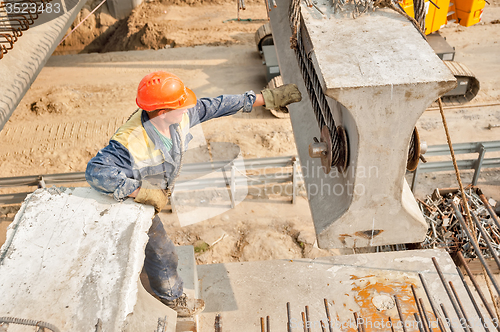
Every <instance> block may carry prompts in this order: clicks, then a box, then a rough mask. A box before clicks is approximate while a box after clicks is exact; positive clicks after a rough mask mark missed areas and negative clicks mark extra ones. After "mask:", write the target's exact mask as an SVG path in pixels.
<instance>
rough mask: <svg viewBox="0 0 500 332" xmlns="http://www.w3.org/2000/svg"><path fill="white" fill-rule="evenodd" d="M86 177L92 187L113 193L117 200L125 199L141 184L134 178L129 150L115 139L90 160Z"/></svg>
mask: <svg viewBox="0 0 500 332" xmlns="http://www.w3.org/2000/svg"><path fill="white" fill-rule="evenodd" d="M85 178H86V179H87V182H88V183H89V184H90V186H91V187H92V188H94V189H95V190H97V191H99V192H101V193H105V194H112V195H113V197H114V198H115V199H116V200H117V201H122V200H124V199H125V198H127V197H128V196H129V195H131V194H133V193H134V192H136V191H137V189H138V188H139V186H140V181H139V180H136V179H134V174H133V168H132V161H131V156H130V153H129V151H128V150H127V149H126V148H125V147H124V146H123V145H122V144H120V143H118V142H117V141H115V140H111V141H110V142H109V145H108V146H106V147H105V148H104V149H102V150H100V151H99V152H98V153H97V155H96V156H95V157H94V158H92V159H91V160H90V161H89V163H88V164H87V170H86V171H85Z"/></svg>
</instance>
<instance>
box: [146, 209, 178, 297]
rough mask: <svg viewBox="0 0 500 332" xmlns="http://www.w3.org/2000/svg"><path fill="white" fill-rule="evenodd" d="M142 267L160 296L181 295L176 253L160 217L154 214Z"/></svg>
mask: <svg viewBox="0 0 500 332" xmlns="http://www.w3.org/2000/svg"><path fill="white" fill-rule="evenodd" d="M148 235H149V242H148V244H147V245H146V259H145V260H144V268H145V269H146V273H147V275H148V278H149V284H150V285H151V288H152V289H153V291H154V292H155V294H156V295H158V296H159V297H160V298H162V299H165V300H174V299H176V298H178V297H180V296H181V295H182V292H183V287H182V285H183V282H182V279H181V278H180V277H179V275H178V274H177V262H178V258H177V253H176V252H175V246H174V244H173V242H172V240H170V238H169V237H168V235H167V233H166V232H165V229H164V228H163V224H162V222H161V220H160V218H159V217H158V216H157V215H156V216H155V217H154V218H153V224H152V225H151V228H150V229H149V232H148Z"/></svg>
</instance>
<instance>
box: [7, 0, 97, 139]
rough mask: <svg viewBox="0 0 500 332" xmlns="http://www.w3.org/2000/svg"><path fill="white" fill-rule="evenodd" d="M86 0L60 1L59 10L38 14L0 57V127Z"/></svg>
mask: <svg viewBox="0 0 500 332" xmlns="http://www.w3.org/2000/svg"><path fill="white" fill-rule="evenodd" d="M86 2H87V1H86V0H62V2H60V3H61V4H62V6H61V7H60V8H61V9H60V11H59V13H55V12H52V13H50V14H49V13H47V12H44V13H42V14H40V17H39V18H38V19H37V20H36V21H35V24H34V25H33V26H31V27H30V28H29V29H28V30H26V31H24V32H23V35H22V36H21V37H19V39H18V41H17V42H16V43H15V44H14V48H13V49H12V50H10V51H9V52H8V53H7V54H4V56H3V58H2V59H1V60H0V77H1V78H2V79H1V80H0V130H2V129H3V127H4V125H5V123H6V122H7V121H8V120H9V118H10V116H11V115H12V113H13V112H14V110H15V109H16V107H17V105H18V104H19V102H20V101H21V99H22V98H23V97H24V95H25V94H26V92H27V91H28V89H29V88H30V86H31V84H32V83H33V81H34V80H35V79H36V77H37V76H38V74H39V73H40V71H41V70H42V68H43V66H44V65H45V63H46V62H47V60H48V59H49V57H50V55H51V54H52V53H53V52H54V50H55V49H56V47H57V44H58V43H59V42H60V41H61V39H62V38H63V36H64V35H65V33H66V32H67V31H68V29H69V27H70V26H71V24H72V23H73V21H74V20H75V19H76V16H77V14H78V12H79V11H80V9H81V8H82V7H83V5H85V3H86Z"/></svg>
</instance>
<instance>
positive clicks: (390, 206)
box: [270, 0, 456, 248]
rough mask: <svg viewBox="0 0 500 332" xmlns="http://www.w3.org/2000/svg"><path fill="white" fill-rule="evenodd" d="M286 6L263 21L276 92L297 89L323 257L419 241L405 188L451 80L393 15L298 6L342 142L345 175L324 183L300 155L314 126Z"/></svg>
mask: <svg viewBox="0 0 500 332" xmlns="http://www.w3.org/2000/svg"><path fill="white" fill-rule="evenodd" d="M289 2H290V1H284V2H282V3H280V4H279V5H278V7H277V8H274V9H273V10H272V11H271V13H270V16H271V26H272V30H273V37H274V41H275V45H276V50H277V53H278V59H279V64H280V69H281V75H282V77H283V82H284V83H296V84H297V85H298V86H299V89H300V90H301V92H302V96H303V100H302V101H301V102H300V103H295V104H292V105H290V106H289V111H290V118H291V121H292V127H293V131H294V136H295V141H296V144H297V150H298V152H299V157H300V161H301V166H302V171H303V174H304V179H305V182H306V190H307V191H308V197H309V204H310V208H311V213H312V216H313V221H314V224H315V228H316V234H317V237H318V244H319V246H320V247H322V248H341V247H365V246H378V245H386V244H396V243H411V242H420V241H422V240H423V239H424V237H425V233H426V230H427V225H426V223H425V221H424V219H423V217H422V215H421V213H420V211H419V209H418V206H417V204H416V201H415V199H414V197H413V195H412V193H411V191H410V189H409V187H408V184H407V183H406V181H405V179H404V174H405V169H406V160H407V154H408V147H409V142H410V138H411V135H412V132H413V128H414V127H415V124H416V122H417V119H418V118H419V117H420V115H421V114H422V113H423V112H424V110H425V108H426V107H428V106H429V105H430V104H431V103H432V102H433V101H435V100H436V99H437V97H438V96H440V95H442V94H444V93H445V92H446V91H448V90H450V89H452V88H453V87H454V86H455V84H456V81H455V78H454V77H453V75H452V74H451V72H450V71H449V70H448V69H447V68H446V66H445V65H444V64H443V63H442V61H441V60H440V59H439V58H438V57H437V56H436V55H435V54H434V52H433V50H432V48H431V47H430V46H429V45H428V44H427V42H426V41H425V39H424V38H423V37H422V36H421V35H420V33H419V32H418V31H417V30H416V29H415V28H414V27H413V25H412V24H411V23H410V22H409V21H408V20H406V19H405V18H404V17H402V16H401V15H399V14H397V13H396V12H394V11H391V10H388V9H376V10H375V11H373V12H371V11H368V12H367V13H365V14H363V15H362V16H360V17H358V18H356V19H353V18H352V15H351V14H352V13H351V12H350V9H349V8H348V7H346V11H344V12H342V13H341V14H334V12H333V8H332V4H331V2H330V1H327V0H319V1H318V2H317V4H316V6H317V7H318V8H320V10H321V11H322V12H323V13H325V15H322V14H320V12H319V11H318V10H317V9H316V8H314V7H311V8H309V7H307V6H306V5H305V4H304V3H302V5H301V11H302V16H303V22H304V23H303V24H302V27H303V28H304V31H305V33H304V35H305V36H306V37H305V38H306V42H307V45H306V46H307V56H308V57H309V59H310V60H311V61H312V64H313V67H314V69H315V71H316V73H317V74H318V77H319V81H320V83H319V84H320V85H321V90H322V91H323V93H324V95H325V96H326V99H327V102H328V105H329V106H330V108H331V113H332V115H333V119H334V120H335V125H337V126H338V125H341V126H343V127H344V128H345V130H346V132H347V136H348V146H349V155H348V158H349V159H348V160H349V164H348V167H347V170H346V171H345V172H341V171H339V170H337V169H336V168H333V169H332V171H331V172H330V173H329V174H324V172H323V170H322V167H321V163H320V160H319V159H317V158H311V157H310V156H309V144H310V143H312V142H313V137H320V131H319V127H318V123H317V121H316V117H315V114H314V112H313V108H312V105H311V100H310V99H309V96H308V93H307V90H306V85H305V84H304V79H303V77H302V75H301V72H300V68H299V66H298V64H297V58H296V55H295V52H294V51H293V50H292V49H291V48H290V37H291V36H292V32H291V28H290V20H289Z"/></svg>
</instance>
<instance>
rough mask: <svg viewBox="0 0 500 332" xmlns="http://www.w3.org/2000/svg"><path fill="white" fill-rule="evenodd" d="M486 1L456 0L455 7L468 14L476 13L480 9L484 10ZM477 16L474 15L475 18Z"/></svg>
mask: <svg viewBox="0 0 500 332" xmlns="http://www.w3.org/2000/svg"><path fill="white" fill-rule="evenodd" d="M485 4H486V1H484V0H455V7H456V9H457V10H461V11H463V12H466V13H471V14H472V13H475V12H476V11H478V10H480V9H484V6H485ZM475 15H476V14H474V16H475Z"/></svg>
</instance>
